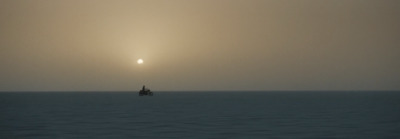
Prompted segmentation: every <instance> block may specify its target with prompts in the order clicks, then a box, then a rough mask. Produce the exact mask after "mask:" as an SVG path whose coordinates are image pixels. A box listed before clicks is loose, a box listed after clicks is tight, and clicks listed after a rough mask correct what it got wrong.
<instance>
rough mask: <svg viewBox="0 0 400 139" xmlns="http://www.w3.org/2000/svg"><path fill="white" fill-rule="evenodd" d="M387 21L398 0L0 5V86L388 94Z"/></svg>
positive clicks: (74, 0)
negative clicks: (382, 92) (381, 91)
mask: <svg viewBox="0 0 400 139" xmlns="http://www.w3.org/2000/svg"><path fill="white" fill-rule="evenodd" d="M399 15H400V1H399V0H0V91H137V90H139V89H141V87H142V85H146V86H148V87H149V88H150V89H152V90H156V91H188V90H195V91H202V90H232V91H235V90H237V91H240V90H266V91H268V90H400V62H399V60H400V16H399ZM139 58H142V59H143V61H144V63H143V64H137V63H136V61H137V60H138V59H139Z"/></svg>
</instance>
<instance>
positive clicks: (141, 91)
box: [139, 85, 153, 96]
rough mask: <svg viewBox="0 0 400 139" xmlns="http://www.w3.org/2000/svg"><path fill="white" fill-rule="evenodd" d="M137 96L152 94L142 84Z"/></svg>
mask: <svg viewBox="0 0 400 139" xmlns="http://www.w3.org/2000/svg"><path fill="white" fill-rule="evenodd" d="M139 96H153V92H151V91H150V89H148V88H146V87H145V86H144V85H143V87H142V90H140V91H139Z"/></svg>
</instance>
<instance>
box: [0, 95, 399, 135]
mask: <svg viewBox="0 0 400 139" xmlns="http://www.w3.org/2000/svg"><path fill="white" fill-rule="evenodd" d="M0 138H2V139H8V138H11V139H13V138H24V139H25V138H49V139H53V138H60V139H62V138H96V139H97V138H276V139H285V138H377V139H378V138H379V139H381V138H400V92H354V91H353V92H155V95H154V96H152V97H149V96H142V97H139V96H138V94H137V93H136V92H14V93H6V92H3V93H0Z"/></svg>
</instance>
